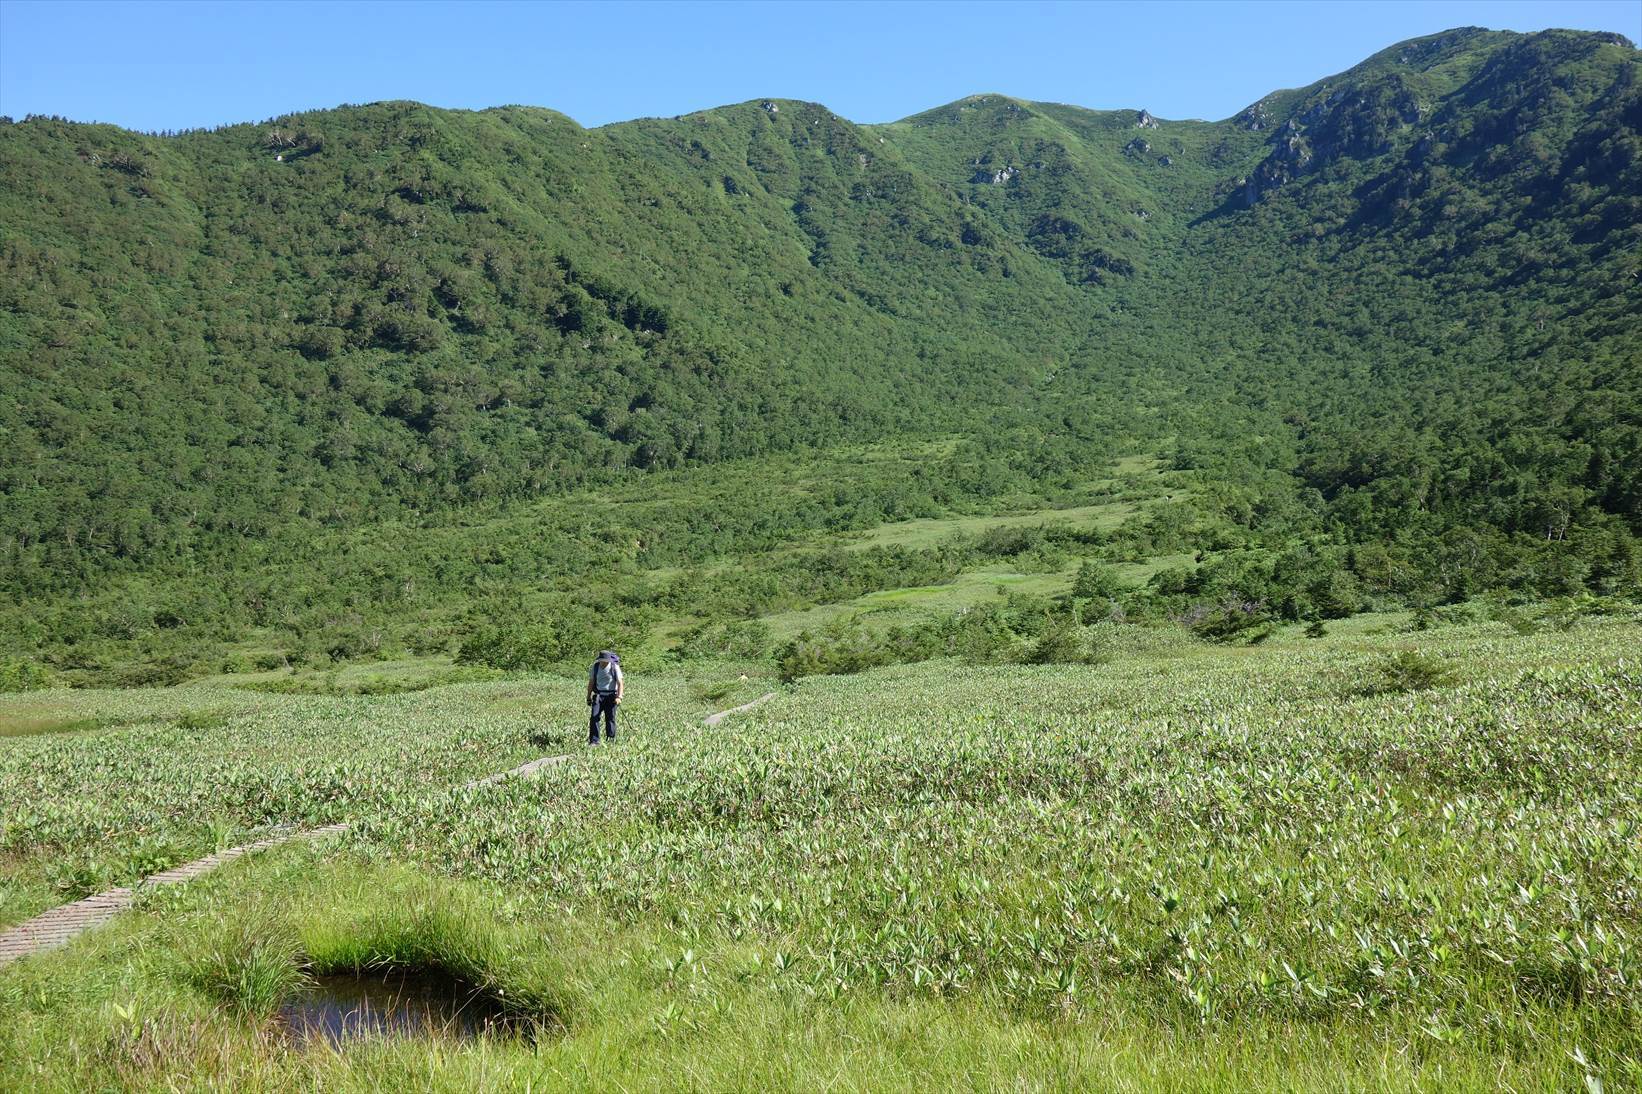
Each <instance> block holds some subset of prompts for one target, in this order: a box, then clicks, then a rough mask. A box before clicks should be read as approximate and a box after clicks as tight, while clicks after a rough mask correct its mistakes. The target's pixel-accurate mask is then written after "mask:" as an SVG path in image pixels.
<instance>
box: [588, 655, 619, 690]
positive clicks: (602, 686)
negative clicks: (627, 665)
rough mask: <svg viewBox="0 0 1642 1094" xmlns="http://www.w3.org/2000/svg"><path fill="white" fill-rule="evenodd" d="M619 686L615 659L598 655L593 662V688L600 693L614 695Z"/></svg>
mask: <svg viewBox="0 0 1642 1094" xmlns="http://www.w3.org/2000/svg"><path fill="white" fill-rule="evenodd" d="M618 688H619V680H618V678H617V676H616V661H615V660H614V659H612V658H607V657H604V656H600V658H599V659H598V660H597V661H595V662H593V690H594V691H596V692H598V693H599V694H600V695H614V694H616V691H617V690H618Z"/></svg>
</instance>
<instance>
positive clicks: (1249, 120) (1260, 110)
mask: <svg viewBox="0 0 1642 1094" xmlns="http://www.w3.org/2000/svg"><path fill="white" fill-rule="evenodd" d="M1232 121H1233V123H1234V124H1236V125H1240V126H1242V127H1243V128H1244V129H1247V130H1248V131H1249V132H1251V133H1258V132H1260V131H1261V130H1263V129H1270V128H1271V123H1272V118H1271V111H1270V109H1268V108H1267V106H1266V104H1265V102H1264V101H1261V102H1258V103H1255V104H1254V105H1253V106H1251V107H1249V108H1248V109H1246V110H1244V111H1243V113H1241V114H1239V115H1237V117H1235V118H1233V119H1232Z"/></svg>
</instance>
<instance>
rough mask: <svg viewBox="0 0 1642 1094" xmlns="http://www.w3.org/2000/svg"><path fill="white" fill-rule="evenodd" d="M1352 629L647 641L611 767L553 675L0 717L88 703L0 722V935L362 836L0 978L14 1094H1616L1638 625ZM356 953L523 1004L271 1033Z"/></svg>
mask: <svg viewBox="0 0 1642 1094" xmlns="http://www.w3.org/2000/svg"><path fill="white" fill-rule="evenodd" d="M1362 623H1363V625H1361V626H1358V627H1354V628H1344V627H1342V628H1341V629H1340V631H1339V632H1338V633H1336V634H1331V635H1325V636H1324V637H1322V638H1315V639H1314V638H1306V637H1303V636H1301V635H1300V634H1299V633H1298V632H1297V631H1295V632H1293V633H1282V634H1277V635H1274V636H1273V637H1271V638H1269V639H1267V640H1266V641H1264V642H1262V643H1260V644H1258V645H1255V646H1225V645H1220V644H1213V643H1207V642H1204V641H1202V640H1201V639H1198V638H1195V637H1193V636H1192V635H1191V634H1190V633H1189V632H1187V631H1185V630H1183V629H1181V628H1178V627H1177V628H1164V627H1157V628H1141V627H1134V628H1131V633H1129V634H1128V635H1126V636H1125V637H1124V638H1123V640H1122V641H1121V642H1118V643H1114V644H1112V645H1110V646H1108V647H1107V648H1106V650H1105V653H1104V656H1103V657H1102V658H1101V660H1100V661H1099V662H1098V663H1092V664H1077V665H1066V664H1062V665H1021V664H1011V665H998V664H973V663H966V662H964V661H961V660H956V659H936V660H931V661H928V662H924V663H919V664H904V665H892V666H888V667H884V668H879V669H874V670H871V671H867V672H863V673H857V674H853V675H846V676H821V677H808V678H805V679H803V680H801V681H800V682H799V683H797V684H796V685H793V686H789V687H777V686H775V685H773V684H771V683H769V682H768V681H767V677H766V679H748V680H746V681H743V680H741V678H740V677H741V673H740V672H739V671H737V666H735V665H733V664H729V663H722V662H719V663H698V664H695V665H691V666H674V667H672V668H667V669H662V670H660V671H657V672H652V673H634V674H633V679H632V682H631V698H630V701H629V703H628V704H626V707H625V710H626V714H625V718H626V721H625V723H624V739H623V740H622V741H621V742H620V743H619V745H618V746H617V747H615V748H605V749H600V750H586V749H585V746H583V745H581V744H580V740H581V733H582V726H581V717H582V708H581V707H580V703H579V700H580V695H579V687H580V685H579V682H578V681H577V680H576V679H574V678H568V677H552V676H546V677H544V676H530V675H524V676H512V677H509V678H506V679H499V680H491V681H479V682H466V683H455V684H449V685H445V686H440V687H432V688H429V689H427V690H422V691H417V692H409V693H402V694H392V695H364V696H359V695H294V694H280V693H270V692H265V691H255V690H249V689H247V688H246V687H244V686H241V685H238V684H236V683H235V682H233V681H231V680H222V681H212V682H208V683H200V684H194V685H189V686H184V687H178V688H171V689H164V690H140V691H121V692H95V691H87V692H72V693H71V692H60V691H58V692H44V693H41V692H36V693H32V694H30V695H27V696H14V697H9V698H6V699H4V700H0V719H4V720H5V722H6V724H7V725H9V726H12V727H17V726H22V725H29V724H34V725H38V724H41V723H42V721H43V720H45V719H47V718H58V719H64V720H68V721H66V722H64V723H63V724H62V725H60V726H59V727H57V728H58V729H59V731H57V732H37V733H34V734H32V735H28V736H11V737H8V739H7V742H6V745H5V747H4V750H3V751H0V789H3V790H4V793H3V794H0V801H4V802H5V806H4V809H5V812H4V813H3V815H0V832H3V834H4V837H3V844H0V864H3V867H4V875H3V876H4V879H5V880H4V885H5V889H4V890H3V892H4V898H5V899H4V903H3V904H0V909H3V913H0V914H3V921H4V922H15V921H17V920H19V919H21V918H23V917H25V916H27V915H29V914H31V913H33V912H34V911H37V910H38V909H39V908H40V907H42V906H44V905H46V904H49V903H52V902H55V901H57V900H61V899H65V898H68V897H71V896H76V895H79V894H80V893H82V892H85V891H90V890H93V889H96V888H99V887H103V886H106V885H110V884H114V883H119V882H130V881H132V880H134V879H135V878H136V877H137V876H138V875H140V874H143V873H146V872H151V871H153V870H155V869H159V868H162V867H164V866H167V865H170V864H173V863H175V862H180V861H185V860H187V859H189V858H192V857H196V856H198V855H200V854H203V853H206V852H208V851H210V850H212V849H214V848H216V847H219V846H227V845H231V844H234V843H238V842H243V841H244V840H246V839H248V838H251V837H253V836H254V835H256V834H259V833H263V832H266V831H269V830H271V829H272V828H273V827H274V826H278V825H303V826H311V825H318V824H322V823H329V822H334V821H337V820H351V821H353V822H354V827H353V828H352V829H351V830H350V831H349V832H347V833H345V834H343V835H341V836H338V837H331V838H329V839H327V840H324V841H321V842H317V843H313V844H292V845H286V846H284V847H282V848H278V849H275V850H272V851H269V852H265V853H263V854H260V855H258V856H254V857H252V858H250V859H246V860H241V861H240V862H237V863H235V864H233V865H231V866H228V867H226V868H224V869H222V870H221V871H219V872H217V873H215V874H212V875H210V876H208V877H206V878H203V879H201V880H198V881H196V882H193V883H190V884H189V885H187V886H185V887H180V888H175V889H165V890H154V891H152V892H149V893H147V894H145V895H144V896H142V897H141V898H140V899H139V905H138V907H137V908H136V909H134V910H132V911H130V912H127V913H125V914H124V915H122V916H121V917H119V918H117V919H116V920H115V921H114V922H113V923H112V924H110V925H108V926H106V927H104V928H101V929H99V930H96V931H94V932H91V933H89V934H87V935H84V936H82V937H81V938H80V939H78V940H77V941H75V942H74V943H73V944H71V945H70V946H69V947H67V948H66V949H64V950H61V951H55V952H52V953H48V954H44V955H38V956H35V957H31V958H28V959H25V960H24V961H22V962H20V963H18V964H15V965H13V966H11V967H9V968H7V969H6V970H5V971H4V972H3V973H0V1005H3V1006H4V1008H5V1011H6V1013H7V1015H8V1021H7V1022H6V1023H5V1024H4V1028H3V1030H0V1086H6V1087H9V1088H17V1089H65V1090H66V1089H84V1088H87V1087H98V1088H110V1087H112V1088H124V1089H155V1088H164V1087H168V1086H171V1087H202V1086H205V1087H208V1086H225V1085H226V1086H234V1087H236V1088H252V1089H256V1088H270V1089H272V1088H286V1087H290V1086H307V1087H312V1086H321V1087H325V1088H328V1089H376V1088H379V1087H382V1086H389V1085H406V1086H413V1087H419V1088H434V1089H459V1088H474V1087H479V1086H488V1087H490V1088H509V1089H526V1088H529V1089H537V1088H561V1087H569V1088H575V1089H608V1088H610V1087H612V1086H616V1087H623V1088H629V1089H677V1088H681V1087H682V1088H686V1089H700V1090H720V1089H754V1088H758V1089H771V1088H774V1089H814V1088H816V1087H834V1088H846V1089H886V1088H887V1089H900V1088H912V1087H927V1086H929V1085H930V1084H931V1083H933V1084H936V1085H939V1086H946V1087H974V1088H997V1087H1003V1086H1008V1087H1017V1086H1024V1087H1026V1088H1030V1089H1074V1088H1088V1087H1090V1086H1094V1087H1108V1088H1117V1089H1182V1090H1188V1089H1203V1088H1206V1087H1219V1088H1237V1089H1269V1090H1286V1089H1296V1088H1299V1089H1317V1090H1324V1089H1327V1090H1338V1089H1364V1090H1367V1089H1386V1088H1391V1089H1453V1088H1461V1089H1468V1088H1470V1089H1484V1088H1487V1089H1494V1088H1498V1087H1501V1086H1505V1087H1511V1088H1517V1089H1528V1088H1532V1089H1543V1088H1552V1087H1564V1088H1565V1087H1568V1086H1578V1085H1580V1084H1585V1085H1587V1086H1589V1085H1591V1084H1593V1083H1596V1082H1601V1083H1603V1084H1605V1087H1604V1088H1605V1089H1626V1088H1628V1087H1629V1086H1632V1085H1634V1084H1636V1083H1637V1082H1638V1081H1642V1072H1639V1071H1638V1067H1637V1061H1638V1059H1639V1058H1642V1056H1639V1053H1642V1024H1639V1022H1638V1017H1639V1014H1642V1009H1639V1008H1642V995H1639V994H1638V982H1639V981H1638V976H1639V974H1642V969H1639V967H1638V956H1639V950H1638V945H1639V943H1642V921H1639V918H1638V904H1637V895H1638V892H1639V891H1642V855H1639V854H1638V851H1637V847H1638V842H1637V839H1636V833H1637V830H1638V829H1637V826H1638V823H1639V821H1642V794H1639V788H1642V758H1639V755H1638V752H1637V749H1636V746H1635V727H1636V725H1637V724H1638V718H1639V717H1642V675H1639V671H1642V666H1639V664H1638V662H1637V660H1636V656H1635V650H1636V648H1638V645H1639V643H1638V639H1639V637H1642V625H1639V623H1642V620H1639V618H1638V616H1637V615H1636V614H1635V613H1634V612H1632V613H1630V614H1628V615H1627V614H1618V615H1609V616H1604V617H1588V618H1584V619H1581V620H1579V621H1577V622H1576V623H1574V624H1572V625H1571V626H1570V627H1569V628H1568V629H1566V630H1561V629H1557V628H1554V627H1547V628H1545V629H1543V630H1540V631H1539V632H1537V633H1528V634H1523V633H1518V631H1517V630H1516V629H1514V628H1512V627H1510V626H1507V625H1506V624H1504V623H1500V622H1481V623H1470V624H1465V625H1439V626H1437V627H1435V628H1430V629H1426V630H1416V629H1415V628H1414V626H1413V624H1412V623H1411V622H1409V621H1408V620H1407V619H1406V617H1405V618H1400V619H1399V618H1398V617H1394V616H1383V617H1363V619H1362ZM772 688H773V689H774V690H777V691H778V695H777V697H776V698H775V699H774V700H773V701H771V702H768V703H765V704H763V705H761V706H759V707H757V708H756V709H754V710H752V711H750V712H747V713H743V714H737V715H733V716H731V718H729V719H728V720H726V721H725V722H723V723H722V724H721V725H719V726H718V727H717V728H715V729H708V728H705V727H704V726H703V725H702V724H701V718H702V717H703V715H704V714H705V713H707V712H709V711H711V710H714V709H722V708H723V707H725V706H728V705H731V704H733V703H737V702H741V701H744V699H745V698H746V697H750V696H752V695H755V694H758V693H761V692H763V691H765V690H771V689H772ZM116 745H117V746H118V752H117V755H118V757H119V760H118V762H116V761H115V760H114V759H113V756H114V755H116V753H114V752H113V751H112V748H111V746H116ZM556 752H569V754H570V755H569V759H568V760H567V761H566V762H564V763H563V764H562V765H559V766H557V767H552V768H549V769H547V770H546V771H544V772H543V773H541V774H540V775H539V777H537V778H535V779H531V780H510V781H504V782H502V783H499V784H493V785H488V786H484V787H479V788H474V789H461V784H462V783H464V782H466V781H468V780H469V779H471V778H473V777H476V776H478V775H482V774H485V773H488V772H491V771H498V770H503V769H505V768H508V767H511V766H514V765H516V764H517V763H519V762H522V761H523V760H525V759H528V758H530V757H532V756H535V755H539V754H544V753H556ZM384 966H403V967H417V968H424V967H434V968H439V969H443V970H446V971H449V972H453V973H457V974H460V975H462V976H463V977H466V978H468V979H469V980H470V981H472V982H473V983H476V984H480V985H483V986H484V987H485V988H487V989H489V990H490V991H492V992H493V993H494V994H495V995H496V997H497V998H499V999H501V1000H504V1001H506V1005H507V1006H510V1007H514V1008H516V1010H517V1011H518V1012H519V1013H520V1014H521V1015H522V1016H524V1017H525V1018H526V1019H527V1020H528V1021H529V1022H530V1023H532V1025H531V1028H532V1030H533V1034H532V1036H531V1037H530V1038H520V1039H508V1038H492V1039H481V1040H477V1041H464V1040H459V1039H455V1038H449V1039H444V1038H433V1039H426V1038H421V1039H418V1038H411V1039H387V1040H380V1039H364V1040H359V1041H355V1042H345V1043H344V1044H343V1045H341V1046H340V1047H329V1046H324V1045H320V1046H314V1047H308V1048H301V1047H298V1046H297V1045H295V1044H294V1043H293V1042H292V1041H291V1040H290V1038H289V1037H288V1036H286V1035H284V1034H283V1033H282V1032H281V1029H280V1026H279V1023H278V1022H277V1021H276V1020H275V1018H274V1015H275V1014H276V1012H277V1009H278V1006H279V1003H280V1001H281V1000H282V999H283V998H286V997H287V996H289V995H291V994H293V993H298V992H300V991H301V990H302V987H303V983H304V981H305V980H306V979H308V978H310V977H313V976H316V975H322V974H326V973H331V972H335V971H338V970H351V969H364V968H380V967H384Z"/></svg>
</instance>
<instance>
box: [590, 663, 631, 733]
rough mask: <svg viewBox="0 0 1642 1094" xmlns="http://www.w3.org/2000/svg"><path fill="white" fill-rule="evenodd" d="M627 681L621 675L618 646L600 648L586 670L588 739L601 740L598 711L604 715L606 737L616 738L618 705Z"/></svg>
mask: <svg viewBox="0 0 1642 1094" xmlns="http://www.w3.org/2000/svg"><path fill="white" fill-rule="evenodd" d="M625 687H626V681H625V680H623V679H622V675H621V658H620V657H617V656H616V651H615V650H600V651H599V657H598V660H596V661H594V662H593V667H592V668H590V669H588V670H587V707H588V716H587V743H588V744H589V745H596V744H598V743H599V715H601V714H602V715H604V739H605V740H607V741H614V740H615V739H616V708H617V707H618V706H620V705H621V696H622V691H623V689H624V688H625Z"/></svg>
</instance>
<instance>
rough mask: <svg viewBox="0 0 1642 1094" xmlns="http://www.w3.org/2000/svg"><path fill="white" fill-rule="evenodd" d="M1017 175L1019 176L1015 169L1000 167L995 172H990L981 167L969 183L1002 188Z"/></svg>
mask: <svg viewBox="0 0 1642 1094" xmlns="http://www.w3.org/2000/svg"><path fill="white" fill-rule="evenodd" d="M1018 174H1020V170H1019V169H1018V168H1015V167H1000V168H998V169H997V170H996V171H994V170H992V169H991V168H990V167H983V168H981V169H980V170H979V171H977V172H975V177H974V178H972V179H970V180H969V181H970V182H974V183H987V184H989V185H992V186H1003V185H1005V184H1006V183H1008V182H1009V180H1010V179H1012V178H1014V177H1015V176H1016V175H1018Z"/></svg>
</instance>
